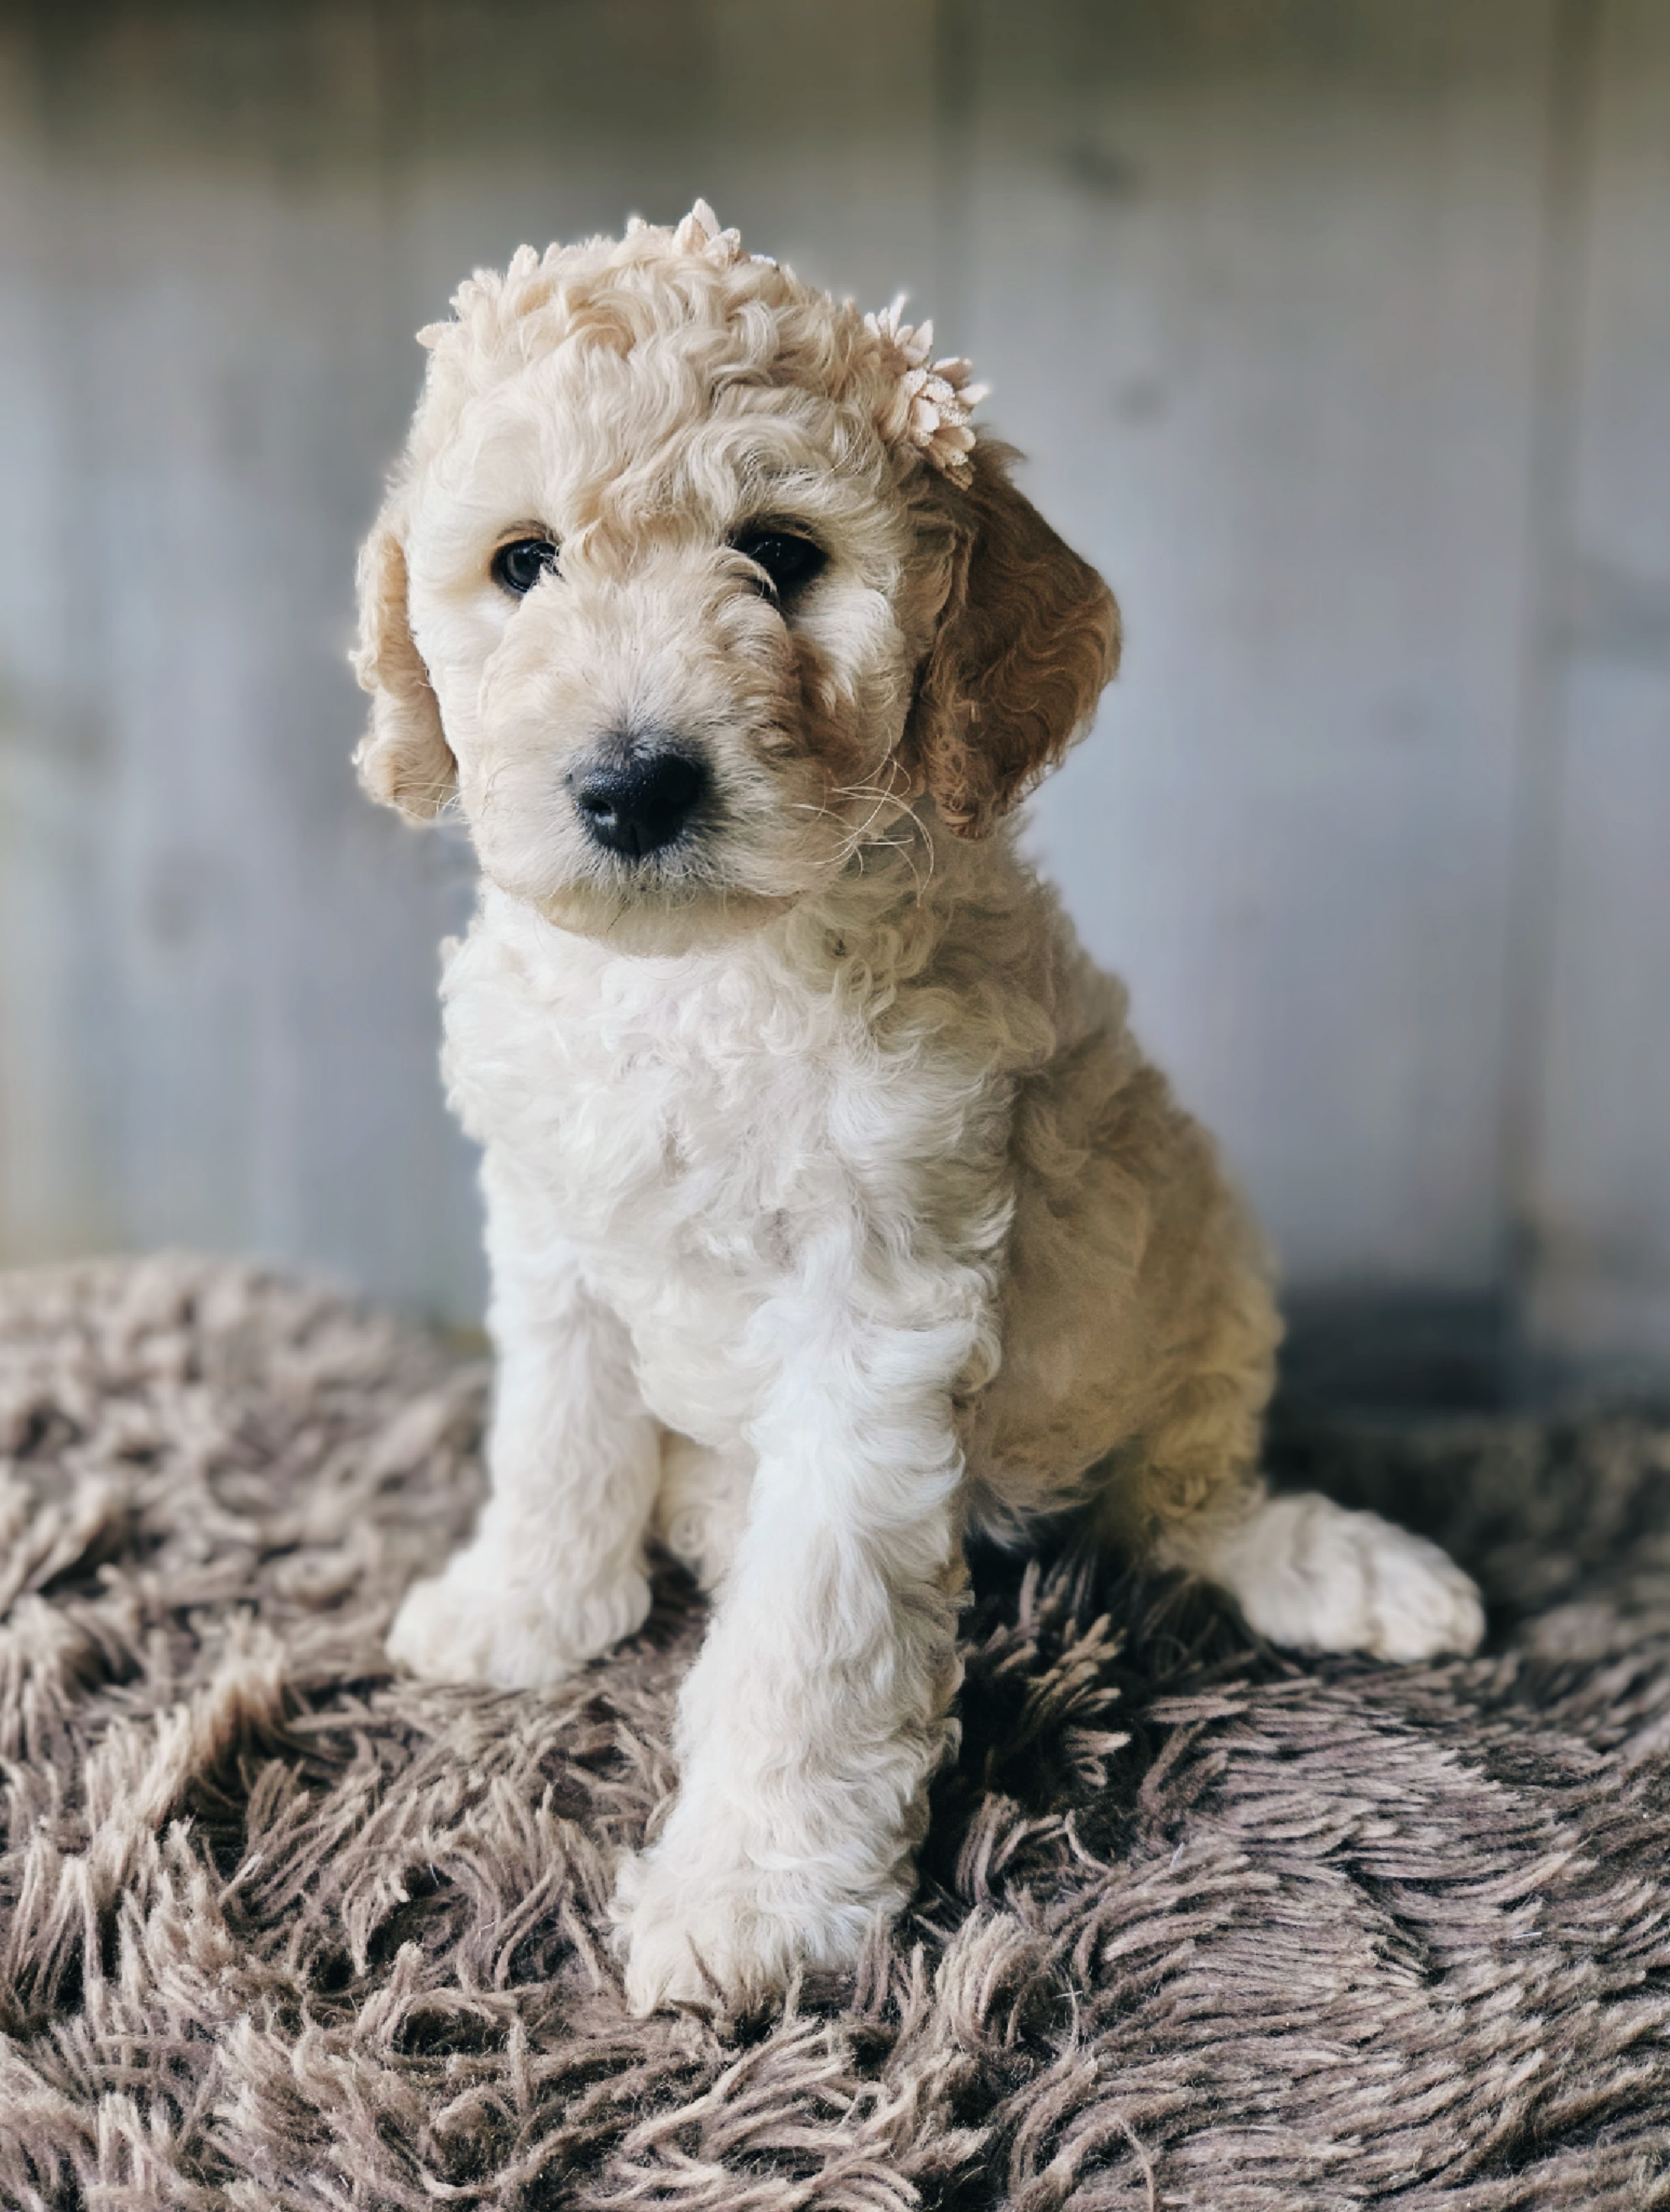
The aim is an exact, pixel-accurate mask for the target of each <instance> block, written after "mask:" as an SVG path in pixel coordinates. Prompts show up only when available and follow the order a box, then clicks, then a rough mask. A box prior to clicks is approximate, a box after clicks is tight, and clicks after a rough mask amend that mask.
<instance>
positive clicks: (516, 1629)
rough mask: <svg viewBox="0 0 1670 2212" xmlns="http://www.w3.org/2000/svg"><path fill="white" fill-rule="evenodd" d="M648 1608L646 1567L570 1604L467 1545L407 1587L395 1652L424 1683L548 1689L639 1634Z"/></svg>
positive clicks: (391, 1648) (391, 1641)
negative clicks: (438, 1570) (436, 1571)
mask: <svg viewBox="0 0 1670 2212" xmlns="http://www.w3.org/2000/svg"><path fill="white" fill-rule="evenodd" d="M648 1612H649V1583H648V1582H647V1581H646V1580H645V1579H644V1577H643V1576H642V1575H637V1574H635V1575H629V1576H625V1577H622V1578H621V1579H620V1581H619V1583H617V1584H616V1585H615V1586H614V1587H613V1589H609V1590H608V1591H606V1592H603V1593H596V1592H593V1593H589V1594H588V1595H587V1596H586V1597H585V1598H584V1600H575V1601H572V1602H568V1603H565V1602H564V1597H563V1595H562V1594H561V1593H560V1592H558V1591H554V1590H549V1591H548V1590H545V1589H534V1588H532V1587H530V1586H529V1585H528V1584H527V1583H525V1582H519V1581H517V1580H515V1579H514V1578H513V1577H509V1576H508V1575H505V1574H503V1573H499V1574H495V1573H493V1572H492V1571H491V1567H490V1565H489V1564H488V1563H486V1562H484V1561H483V1560H481V1559H478V1557H477V1556H476V1555H475V1554H473V1553H471V1552H468V1551H465V1552H461V1553H459V1555H458V1557H457V1558H456V1559H454V1560H453V1562H452V1563H451V1565H449V1566H448V1568H447V1570H446V1571H445V1572H444V1573H443V1574H440V1575H436V1576H434V1577H431V1578H430V1579H429V1580H427V1581H424V1582H418V1583H413V1584H412V1586H411V1589H409V1590H408V1591H407V1592H406V1594H405V1599H404V1600H403V1601H402V1602H401V1605H400V1609H399V1612H398V1613H396V1614H395V1616H394V1625H393V1627H392V1628H391V1629H390V1630H389V1632H388V1644H387V1650H388V1656H389V1657H390V1658H391V1659H393V1661H394V1662H395V1663H396V1664H397V1665H398V1666H401V1667H405V1668H410V1669H411V1673H413V1674H418V1675H421V1676H422V1677H423V1678H424V1680H425V1681H430V1682H491V1684H493V1685H494V1686H495V1687H496V1688H497V1689H501V1690H539V1689H548V1688H550V1687H551V1686H552V1684H554V1683H557V1682H561V1681H564V1680H566V1679H567V1678H568V1676H569V1675H570V1674H575V1673H576V1672H577V1671H578V1669H579V1668H582V1667H583V1666H584V1665H585V1663H586V1662H587V1661H588V1659H593V1658H595V1656H597V1654H598V1653H599V1652H600V1651H604V1650H607V1649H608V1647H609V1646H610V1644H617V1643H619V1641H620V1640H621V1638H623V1637H627V1636H631V1635H632V1634H633V1633H634V1632H636V1631H637V1629H638V1628H640V1627H641V1626H643V1618H644V1615H645V1614H646V1613H648Z"/></svg>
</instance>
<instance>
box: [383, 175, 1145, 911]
mask: <svg viewBox="0 0 1670 2212" xmlns="http://www.w3.org/2000/svg"><path fill="white" fill-rule="evenodd" d="M704 216H705V210H698V214H697V216H692V218H690V219H689V220H687V222H686V223H685V224H684V225H681V226H680V230H679V231H678V232H677V233H674V234H669V233H667V232H652V231H649V230H648V229H647V228H638V229H637V230H635V231H634V232H632V233H630V234H629V235H628V237H627V239H626V240H625V241H623V242H622V243H621V244H620V245H619V246H617V245H614V244H613V243H612V242H609V241H599V242H596V243H594V244H593V245H592V246H585V247H581V248H576V249H571V250H570V251H569V252H565V253H553V254H552V255H548V256H546V257H545V260H544V261H542V262H535V261H534V260H533V257H532V256H531V255H529V254H527V253H524V254H523V255H521V256H519V257H518V259H517V261H516V262H515V264H512V269H511V271H510V273H509V276H508V277H507V278H505V279H503V280H500V279H497V278H478V279H477V280H476V282H475V283H474V284H473V285H472V286H470V287H466V289H465V291H464V292H463V293H462V294H460V299H459V302H458V307H459V319H458V320H457V321H456V322H454V323H453V324H451V325H447V326H445V327H444V328H443V329H442V331H440V332H438V333H434V334H426V335H430V336H431V337H432V338H433V341H434V343H435V357H434V361H433V364H432V367H431V372H430V380H429V384H428V387H427V389H426V392H425V395H424V402H423V404H422V406H421V407H420V409H419V412H418V420H417V423H416V425H415V427H414V430H413V435H412V441H411V447H410V449H409V453H408V457H407V464H406V468H405V472H404V475H403V477H402V478H401V480H400V481H399V483H397V485H396V487H395V489H394V491H393V493H392V494H391V496H390V501H389V503H388V506H387V508H386V509H385V513H384V516H383V518H382V519H381V521H380V524H379V526H378V529H377V531H376V532H374V534H373V537H372V539H371V541H370V543H369V545H368V547H367V549H366V553H365V556H364V558H363V563H362V614H363V644H362V651H361V654H360V658H359V667H360V671H361V675H362V680H363V681H364V682H365V683H366V684H367V685H368V688H369V689H371V690H373V692H374V694H375V697H376V702H377V703H376V708H375V714H374V722H373V728H372V732H371V735H370V737H369V739H368V741H367V743H366V744H365V745H364V746H363V748H362V752H361V756H360V758H361V767H362V774H363V776H364V778H365V780H366V781H367V783H368V784H369V787H371V788H372V790H373V791H374V792H375V794H376V795H377V796H379V797H381V798H384V799H388V800H390V801H391V802H392V803H393V804H395V805H399V806H400V807H401V808H402V809H403V811H406V812H408V813H409V814H412V815H417V816H421V815H424V814H427V813H432V812H434V811H436V809H437V808H438V807H439V805H442V804H443V803H444V802H445V801H446V800H447V799H448V798H449V797H451V796H452V795H453V793H454V791H455V793H456V797H457V800H458V803H459V805H460V807H461V810H462V811H463V813H464V815H465V816H466V819H467V821H468V823H469V824H470V828H471V832H472V837H473V840H474V842H475V845H476V848H477V852H478V856H479V859H480V861H481V865H482V866H483V868H484V870H485V872H486V873H487V874H488V876H489V877H491V878H492V879H493V880H494V881H495V882H497V884H500V885H502V886H503V888H504V889H505V890H508V891H509V892H511V893H512V894H514V895H515V896H518V897H521V898H524V899H527V900H528V901H529V902H532V903H533V904H534V905H536V906H537V907H538V908H539V909H540V910H541V911H542V912H544V913H545V914H546V915H548V916H549V918H550V919H552V921H557V922H558V923H560V924H562V925H563V926H564V927H571V928H578V929H582V930H587V931H600V932H601V931H606V932H609V933H611V934H612V935H613V936H614V937H615V938H616V939H617V940H619V941H624V942H627V943H631V944H635V945H640V946H643V947H644V948H645V949H661V948H663V947H670V946H672V945H676V944H677V943H679V942H680V941H683V940H684V939H687V937H688V936H689V934H690V933H692V930H694V929H696V928H698V927H704V926H706V927H711V926H713V925H715V924H720V925H734V924H735V923H736V922H738V921H743V922H746V921H747V920H749V919H750V918H757V917H759V916H761V915H767V914H770V913H771V912H775V911H778V910H780V909H781V908H783V906H785V905H787V904H789V903H790V902H793V901H795V900H796V899H798V898H801V897H802V896H805V895H806V894H807V893H808V892H810V891H814V890H818V889H819V888H820V887H822V886H824V885H826V884H829V883H830V882H831V881H832V880H833V879H834V878H836V877H838V875H839V874H840V873H841V872H842V871H843V870H844V869H845V868H848V867H850V866H857V865H862V853H863V851H864V848H865V847H866V846H867V845H868V844H869V843H870V842H874V841H875V840H878V839H881V838H885V837H887V835H888V833H889V830H890V829H893V830H894V831H895V832H896V829H897V824H898V823H899V817H900V814H901V812H902V811H904V810H905V808H907V807H908V806H910V805H911V804H912V802H914V801H916V800H917V799H919V798H920V797H922V795H923V793H929V794H931V795H932V797H933V799H935V800H936V802H937V804H938V806H939V809H940V811H941V814H942V817H944V818H945V819H946V820H947V821H948V823H949V826H951V827H953V828H954V829H959V830H961V831H964V832H973V833H978V831H979V830H980V829H984V827H985V826H987V824H988V823H990V820H991V819H992V818H994V817H995V816H996V814H997V812H998V811H1001V809H1002V807H1003V805H1006V804H1007V803H1009V800H1010V799H1012V798H1013V797H1014V796H1015V795H1016V793H1018V791H1019V789H1020V788H1021V787H1022V786H1023V785H1024V783H1025V782H1026V781H1027V780H1028V779H1029V777H1031V776H1032V775H1035V774H1036V773H1038V772H1039V769H1041V768H1042V767H1044V766H1045V765H1047V764H1048V763H1049V761H1050V760H1051V758H1053V757H1056V755H1057V754H1058V752H1059V751H1060V750H1062V749H1063V748H1064V745H1065V744H1066V743H1067V742H1068V740H1069V739H1070V737H1071V736H1072V734H1073V733H1074V730H1075V729H1076V726H1077V725H1078V724H1079V723H1080V722H1081V721H1082V720H1083V719H1084V717H1085V715H1086V714H1088V709H1089V707H1090V705H1091V704H1092V703H1093V702H1094V696H1095V693H1096V691H1097V690H1100V684H1101V683H1102V682H1103V681H1105V680H1106V675H1107V674H1108V673H1110V672H1111V668H1112V658H1113V653H1114V650H1115V640H1116V632H1115V617H1114V615H1113V611H1112V600H1111V599H1110V598H1109V596H1108V594H1107V592H1106V587H1105V586H1102V585H1101V583H1100V579H1098V578H1096V577H1095V576H1094V572H1092V571H1090V570H1089V569H1088V568H1085V567H1084V564H1083V563H1082V562H1078V561H1077V560H1076V556H1073V555H1071V554H1070V552H1068V550H1067V549H1066V548H1065V547H1064V546H1063V545H1062V544H1061V543H1060V541H1059V540H1058V539H1057V538H1054V536H1053V533H1051V532H1049V531H1048V530H1047V529H1046V527H1045V526H1044V525H1043V524H1042V522H1041V521H1039V519H1038V517H1037V516H1036V515H1035V514H1034V513H1033V510H1032V509H1031V508H1030V507H1027V505H1026V503H1025V502H1024V501H1022V500H1021V498H1020V495H1018V494H1017V493H1015V491H1014V490H1013V489H1012V487H1010V486H1009V483H1008V482H1007V479H1006V477H1004V475H1003V471H1002V468H1001V465H998V463H997V460H996V459H993V458H992V457H990V455H989V453H988V451H987V450H986V449H984V448H976V449H974V450H973V451H972V453H971V452H970V450H969V449H970V448H971V447H972V444H973V441H972V435H970V434H969V432H968V431H967V429H966V408H965V406H964V405H963V404H962V403H961V401H960V383H961V371H962V364H960V363H958V364H946V365H943V366H942V372H941V374H939V375H938V376H937V377H936V376H935V375H934V374H933V372H932V371H931V370H929V369H928V368H926V365H925V364H924V363H923V362H922V361H921V359H920V357H919V356H920V354H921V351H922V349H921V348H920V347H919V346H916V347H913V346H912V344H911V333H909V332H908V331H905V332H899V331H897V329H896V326H894V325H892V324H891V323H889V322H887V320H885V319H884V320H883V321H882V322H881V323H880V324H876V323H874V322H872V323H870V324H868V325H867V324H866V323H865V322H864V321H863V320H862V319H861V318H859V317H858V316H857V315H856V313H855V312H854V311H853V310H852V309H851V308H850V307H839V306H837V305H836V304H835V303H833V302H832V301H829V300H828V299H827V298H826V297H825V296H824V295H821V294H817V293H814V292H811V291H809V290H808V289H807V288H805V287H802V286H801V285H799V284H797V283H795V280H794V279H793V278H792V277H791V276H789V275H788V273H787V272H786V271H783V270H778V269H777V268H776V267H775V266H774V265H772V264H765V263H759V262H754V261H750V260H748V259H747V258H745V257H743V256H742V255H741V252H740V249H739V248H738V247H737V246H735V244H734V240H733V239H732V238H731V237H730V236H729V235H728V234H717V231H716V225H715V224H714V223H713V222H712V221H711V219H710V218H707V219H706V220H705V221H704V219H703V218H704ZM913 353H914V354H915V355H916V356H917V358H916V359H914V360H913V359H912V357H911V356H912V354H913ZM947 372H948V373H947ZM1006 598H1007V599H1008V600H1009V601H1010V602H1012V604H1009V605H1005V604H1004V601H1005V599H1006ZM1006 663H1007V664H1011V665H1008V666H1007V667H1006V666H1005V664H1006Z"/></svg>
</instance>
